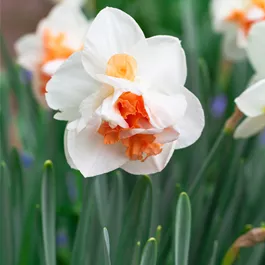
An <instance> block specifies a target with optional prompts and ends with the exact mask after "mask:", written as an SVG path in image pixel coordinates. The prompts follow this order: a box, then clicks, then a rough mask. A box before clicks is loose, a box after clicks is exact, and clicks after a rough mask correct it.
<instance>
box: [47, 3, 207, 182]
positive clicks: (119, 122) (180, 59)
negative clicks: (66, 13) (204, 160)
mask: <svg viewBox="0 0 265 265" xmlns="http://www.w3.org/2000/svg"><path fill="white" fill-rule="evenodd" d="M186 75H187V68H186V58H185V54H184V51H183V49H182V47H181V44H180V41H179V39H177V38H175V37H169V36H156V37H152V38H148V39H146V38H145V36H144V34H143V32H142V30H141V28H140V27H139V26H138V24H137V23H136V22H135V21H134V20H133V18H131V17H130V16H129V15H127V14H126V13H124V12H122V11H120V10H118V9H114V8H105V9H104V10H102V11H101V12H100V13H99V14H98V15H97V17H96V18H95V20H94V21H93V23H92V25H91V26H90V28H89V31H88V33H87V35H86V39H85V43H84V49H83V50H82V51H79V52H76V53H75V54H73V55H72V56H71V57H70V58H69V59H68V60H67V61H66V62H65V63H64V64H63V65H62V66H61V68H60V69H59V70H58V71H57V72H56V73H55V75H54V76H53V77H52V79H51V80H50V81H49V83H48V85H47V94H46V100H47V103H48V105H49V106H50V107H51V108H52V109H54V110H59V112H58V113H57V114H56V115H55V118H56V119H59V120H66V121H68V125H67V127H66V131H65V153H66V157H67V160H68V162H69V164H70V165H71V166H72V167H73V168H76V169H78V170H80V171H81V173H82V174H83V175H84V176H85V177H91V176H96V175H99V174H103V173H106V172H109V171H112V170H115V169H117V168H119V167H121V168H123V169H124V170H125V171H127V172H130V173H132V174H151V173H155V172H158V171H161V170H162V169H163V168H164V167H165V166H166V164H167V163H168V161H169V160H170V158H171V156H172V154H173V152H174V150H175V149H179V148H184V147H187V146H189V145H191V144H193V143H194V142H195V141H196V140H197V139H198V138H199V137H200V135H201V132H202V130H203V127H204V113H203V110H202V107H201V104H200V102H199V100H198V99H197V98H196V97H195V96H194V95H193V94H192V93H191V92H190V91H189V90H187V89H186V88H185V87H184V83H185V80H186Z"/></svg>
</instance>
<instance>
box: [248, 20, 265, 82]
mask: <svg viewBox="0 0 265 265" xmlns="http://www.w3.org/2000/svg"><path fill="white" fill-rule="evenodd" d="M247 53H248V57H249V59H250V61H251V63H252V65H253V67H254V69H255V70H256V72H257V73H258V74H259V75H262V76H263V78H265V59H264V58H265V21H263V22H259V23H255V24H254V25H253V26H252V28H251V30H250V32H249V36H248V46H247Z"/></svg>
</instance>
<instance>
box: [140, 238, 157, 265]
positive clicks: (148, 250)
mask: <svg viewBox="0 0 265 265" xmlns="http://www.w3.org/2000/svg"><path fill="white" fill-rule="evenodd" d="M156 259H157V243H156V240H155V238H150V239H149V240H148V241H147V243H146V244H145V247H144V250H143V254H142V258H141V263H140V265H155V264H156Z"/></svg>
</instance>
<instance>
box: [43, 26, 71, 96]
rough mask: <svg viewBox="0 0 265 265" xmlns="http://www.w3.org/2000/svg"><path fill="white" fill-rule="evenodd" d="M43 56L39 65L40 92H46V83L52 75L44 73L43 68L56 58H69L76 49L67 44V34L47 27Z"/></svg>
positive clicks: (44, 35) (44, 36)
mask: <svg viewBox="0 0 265 265" xmlns="http://www.w3.org/2000/svg"><path fill="white" fill-rule="evenodd" d="M42 41H43V58H42V61H41V63H40V65H39V69H40V71H39V75H40V83H41V87H40V92H41V94H45V93H46V84H47V82H48V81H49V80H50V78H51V76H50V75H47V74H45V73H43V72H42V71H41V68H42V67H43V65H45V64H46V63H48V62H50V61H53V60H56V59H67V58H68V57H69V56H70V55H72V53H74V52H75V51H76V50H74V49H72V48H71V47H69V46H68V45H67V44H66V35H65V34H64V33H57V34H54V33H52V32H51V31H50V30H49V29H45V30H44V32H43V37H42Z"/></svg>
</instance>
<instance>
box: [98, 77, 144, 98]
mask: <svg viewBox="0 0 265 265" xmlns="http://www.w3.org/2000/svg"><path fill="white" fill-rule="evenodd" d="M95 78H96V79H97V80H98V81H100V82H102V83H105V84H108V85H110V86H112V87H114V88H115V89H120V90H121V91H123V92H127V91H130V92H132V93H134V94H136V95H141V94H142V91H143V90H144V89H145V88H144V86H143V84H142V83H140V82H138V81H136V82H131V81H129V80H126V79H122V78H116V77H113V76H107V75H102V74H98V75H96V76H95Z"/></svg>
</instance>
